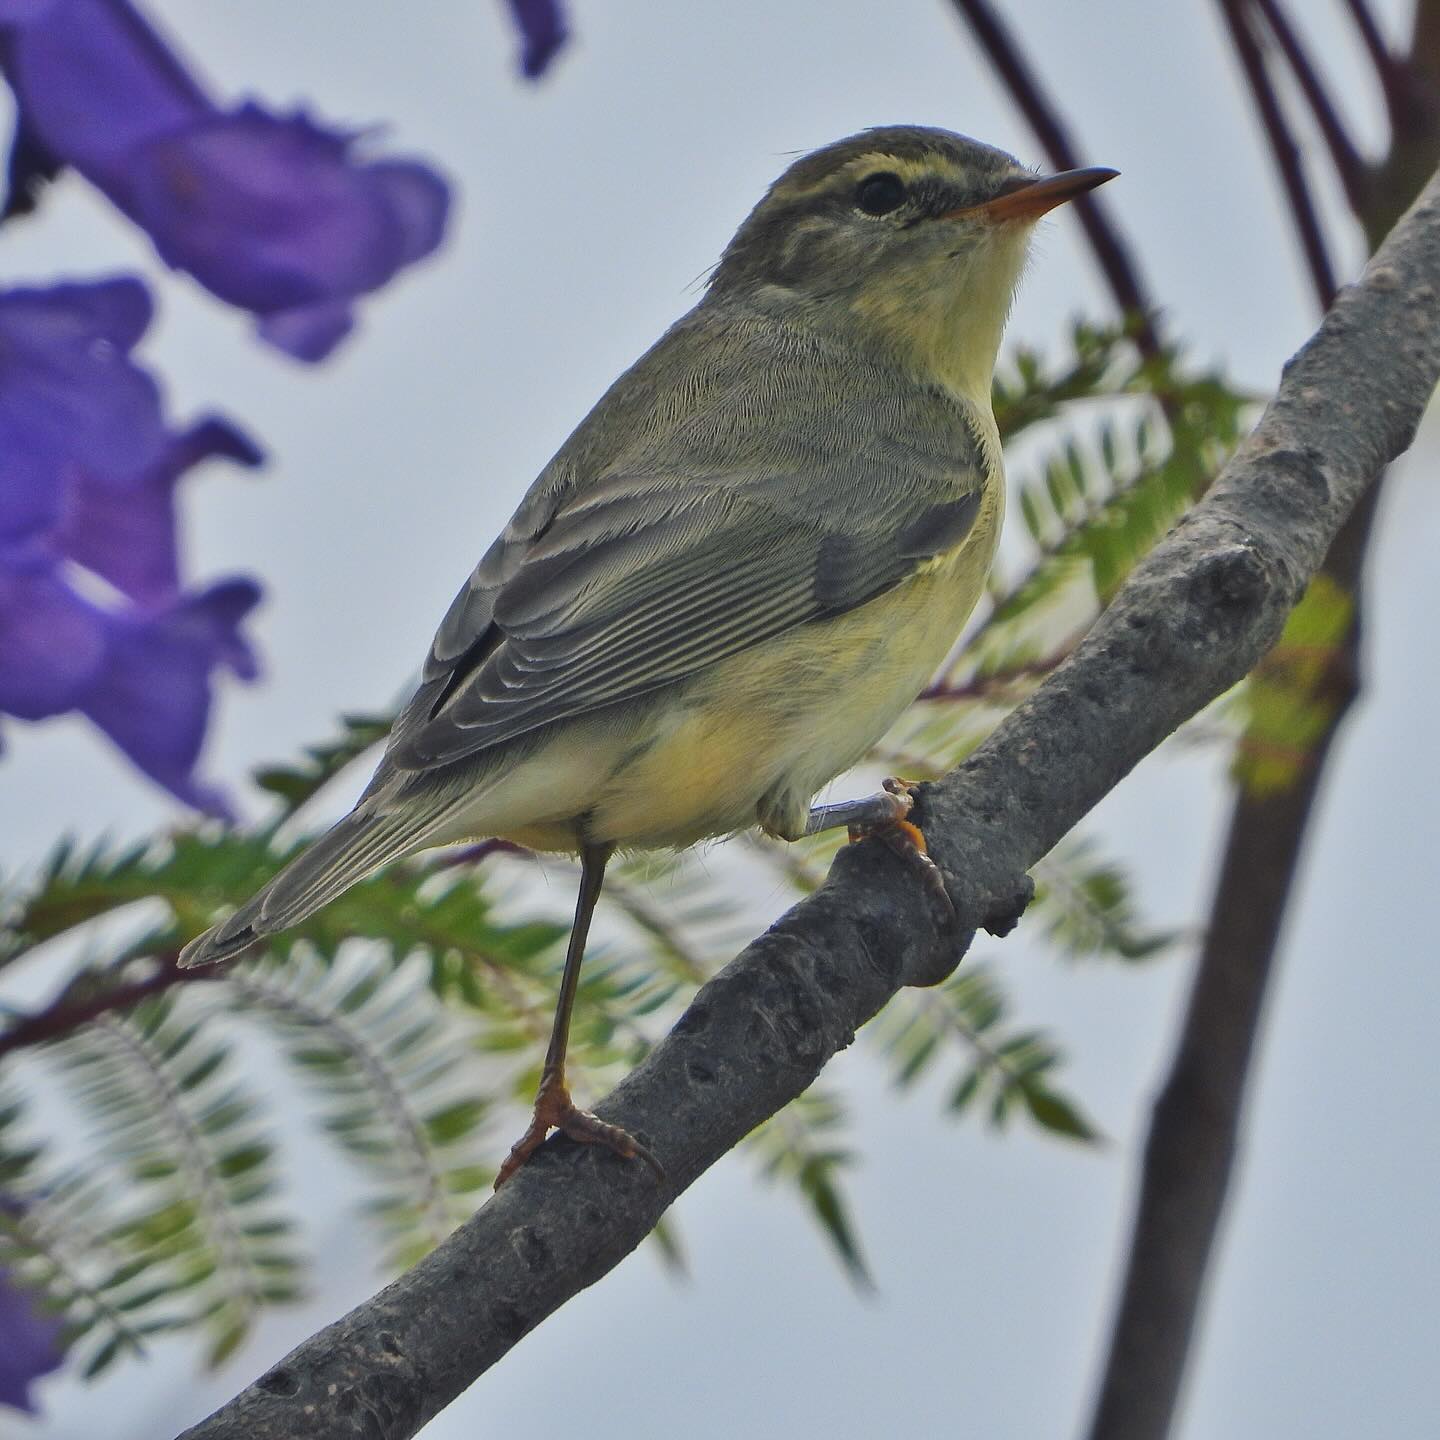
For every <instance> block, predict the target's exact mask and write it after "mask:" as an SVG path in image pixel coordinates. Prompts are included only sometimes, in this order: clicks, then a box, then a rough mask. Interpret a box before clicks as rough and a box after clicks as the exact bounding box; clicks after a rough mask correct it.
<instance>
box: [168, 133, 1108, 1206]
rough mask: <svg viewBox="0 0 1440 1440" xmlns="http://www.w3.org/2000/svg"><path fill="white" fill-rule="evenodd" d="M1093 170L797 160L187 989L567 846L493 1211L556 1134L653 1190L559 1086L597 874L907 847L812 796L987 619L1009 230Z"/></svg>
mask: <svg viewBox="0 0 1440 1440" xmlns="http://www.w3.org/2000/svg"><path fill="white" fill-rule="evenodd" d="M1114 173H1115V172H1114V171H1112V170H1071V171H1067V172H1065V173H1064V174H1060V175H1052V176H1049V177H1047V178H1037V177H1036V176H1035V175H1034V174H1032V173H1031V172H1030V171H1028V170H1026V169H1025V168H1024V167H1022V166H1021V165H1020V163H1019V162H1018V161H1017V160H1015V159H1014V158H1013V157H1012V156H1010V155H1007V154H1005V153H1004V152H1003V151H1000V150H995V149H992V148H991V147H990V146H988V145H981V144H979V143H977V142H976V141H974V140H969V139H966V138H964V137H963V136H960V135H954V134H951V133H949V132H948V131H945V130H934V129H926V128H921V127H918V126H893V127H887V128H883V129H875V130H868V131H866V132H865V133H863V134H860V135H855V136H852V137H850V138H849V139H847V140H841V141H839V142H838V143H836V144H834V145H829V146H827V147H826V148H824V149H823V150H817V151H815V152H814V153H813V154H810V155H807V156H805V157H804V158H803V159H801V160H798V161H796V162H795V164H793V165H791V166H790V168H789V169H788V170H786V172H785V173H784V174H783V175H782V176H781V177H780V178H779V179H778V180H777V181H776V182H775V184H774V185H772V186H771V187H770V189H769V191H768V192H767V193H766V195H765V196H764V198H763V199H762V200H761V201H760V203H759V204H758V205H757V206H756V207H755V208H754V210H752V211H751V213H750V214H749V216H748V217H747V218H746V219H745V221H744V223H743V224H742V225H741V226H740V228H739V230H738V231H736V233H735V237H734V239H732V240H731V241H730V243H729V245H728V246H726V248H725V252H724V254H723V255H722V256H721V259H720V262H719V264H718V265H717V266H716V268H715V270H714V272H713V274H712V276H711V278H710V281H709V284H708V287H707V289H706V291H705V295H704V298H703V299H702V300H701V301H700V303H699V304H698V305H696V306H695V308H694V309H693V310H692V311H690V313H689V314H688V315H686V316H684V317H683V318H682V319H680V320H679V321H677V322H676V323H675V324H674V325H673V326H672V327H671V328H670V329H669V330H668V331H667V332H666V333H665V334H664V335H663V336H662V337H661V338H660V340H659V341H658V342H657V343H656V344H655V345H654V346H653V347H652V348H651V349H650V350H649V351H648V352H647V353H646V354H644V355H643V356H641V358H640V359H639V360H638V361H636V363H635V364H634V365H633V366H632V367H631V368H630V369H629V370H628V371H626V373H625V374H624V375H622V376H621V377H620V378H619V379H618V380H617V381H616V382H615V383H614V384H613V385H612V386H611V387H610V389H609V390H608V391H607V392H606V394H605V395H604V396H603V397H602V398H601V400H600V403H599V404H598V405H596V406H595V408H594V409H593V410H592V411H591V412H590V413H589V415H587V416H586V417H585V419H584V420H583V421H582V422H581V423H580V426H579V428H578V429H577V430H576V431H575V433H574V434H573V435H571V437H570V438H569V439H568V440H567V441H566V442H565V444H564V445H563V446H562V447H561V449H560V451H559V453H558V454H557V455H556V456H555V458H554V459H553V460H552V461H551V462H550V463H549V464H548V465H547V466H546V467H545V469H544V470H543V471H542V472H541V474H540V477H539V479H538V480H536V482H535V483H534V484H533V485H532V486H531V487H530V490H529V491H528V492H527V493H526V495H525V498H524V499H523V500H522V501H521V502H520V506H519V508H518V509H517V510H516V512H515V514H514V516H513V517H512V518H511V520H510V523H509V524H508V525H507V526H506V527H505V531H504V533H503V534H502V535H501V536H500V538H499V539H498V540H496V541H495V543H494V544H493V545H491V547H490V548H489V550H487V551H486V552H485V555H484V558H483V559H482V560H481V561H480V563H479V565H477V566H476V568H475V570H474V572H473V574H471V576H470V578H469V580H468V581H467V582H466V583H465V585H464V587H463V588H462V589H461V591H460V593H459V594H458V595H457V596H456V597H455V601H454V603H453V604H452V605H451V606H450V609H449V611H448V612H447V614H446V615H445V618H444V619H443V620H442V621H441V623H440V629H439V631H438V632H437V633H436V636H435V639H434V643H433V644H432V645H431V647H430V654H429V657H428V659H427V660H426V662H425V668H424V672H423V676H422V679H421V683H420V686H419V688H418V689H417V690H416V692H415V694H414V696H413V697H412V698H411V700H410V702H409V703H408V704H407V705H406V707H405V709H404V710H403V711H402V713H401V714H400V716H399V718H398V719H397V721H396V722H395V727H394V730H393V731H392V733H391V735H390V739H389V743H388V744H387V746H386V749H385V754H384V756H383V758H382V759H381V761H380V765H379V768H378V769H377V770H376V772H375V776H374V778H373V779H372V780H371V782H370V784H369V786H368V788H367V789H366V790H365V793H364V794H363V795H362V796H361V798H360V801H359V803H358V804H357V805H356V806H355V809H354V810H353V811H352V812H351V813H350V814H349V815H347V816H346V817H345V818H344V819H343V820H341V821H340V822H339V823H338V824H337V825H335V826H334V828H333V829H331V830H330V831H329V832H328V833H327V834H325V835H323V836H322V837H321V838H320V839H319V840H317V841H316V842H315V843H314V844H313V845H311V846H310V848H309V849H308V850H306V851H305V852H304V853H303V854H301V855H300V856H299V857H298V858H297V859H296V860H294V861H293V862H292V863H291V864H290V865H289V866H287V867H286V869H284V870H283V871H282V872H281V873H280V874H279V875H277V876H276V877H275V879H274V880H272V881H271V882H270V883H269V884H268V885H267V886H266V887H265V888H264V889H263V890H261V891H260V893H259V894H258V895H256V896H255V897H254V898H253V899H251V900H250V901H248V902H247V903H246V904H244V905H242V906H241V907H240V909H238V910H237V911H236V912H235V913H234V914H233V915H231V916H230V918H229V919H227V920H225V921H224V922H223V923H221V924H219V925H217V926H216V927H215V928H214V929H212V930H210V931H209V932H208V933H207V934H205V935H202V936H200V937H199V938H198V939H197V940H195V941H194V942H193V943H191V944H190V945H189V946H187V947H186V949H185V951H184V953H183V954H182V955H181V957H180V963H181V964H182V965H187V966H189V965H205V964H208V963H210V962H212V961H217V960H224V959H226V958H228V957H230V956H233V955H236V954H238V953H239V952H240V951H242V950H243V949H245V948H246V947H247V946H249V945H251V944H252V943H253V942H255V941H256V940H258V939H260V938H261V937H263V936H266V935H271V934H273V933H275V932H276V931H280V930H284V929H286V928H287V927H288V926H291V925H294V924H296V923H297V922H299V921H301V920H303V919H304V918H305V917H306V916H308V915H310V914H311V913H312V912H314V911H315V910H317V909H318V908H319V907H320V906H322V905H324V904H326V903H327V902H328V901H329V900H332V899H333V898H334V897H335V896H337V895H339V894H340V893H341V891H343V890H345V889H346V888H347V887H348V886H350V885H353V884H355V882H356V881H358V880H360V879H362V878H363V877H364V876H366V875H369V874H370V873H371V872H372V871H374V870H375V869H377V868H378V867H379V866H381V865H384V864H386V863H388V862H389V861H392V860H395V859H396V858H397V857H399V856H402V855H406V854H409V853H410V852H412V851H414V850H418V849H421V848H423V847H425V846H430V845H442V844H447V843H449V842H452V841H457V840H462V839H468V838H475V837H481V836H500V837H504V838H506V839H509V840H513V841H515V842H517V843H519V844H521V845H525V846H530V847H533V848H536V849H541V850H559V851H569V852H572V853H578V854H579V856H580V857H581V862H582V874H581V882H580V896H579V900H578V903H577V905H576V911H575V922H574V927H573V929H572V931H571V936H570V946H569V951H568V953H567V956H566V961H565V970H564V975H563V978H562V981H561V988H560V1001H559V1005H558V1008H557V1012H556V1016H555V1025H554V1031H553V1034H552V1037H551V1042H550V1049H549V1052H548V1054H547V1056H546V1061H545V1069H544V1078H543V1080H542V1082H541V1086H540V1093H539V1096H538V1098H537V1100H536V1105H535V1115H534V1118H533V1120H532V1123H531V1126H530V1129H529V1130H528V1131H527V1133H526V1134H525V1136H524V1137H523V1138H522V1139H521V1140H520V1141H519V1142H518V1143H517V1144H516V1146H515V1147H514V1149H513V1150H512V1151H511V1153H510V1156H509V1158H508V1160H507V1161H506V1163H505V1166H504V1167H503V1168H502V1170H501V1174H500V1181H497V1184H498V1183H500V1182H501V1181H503V1180H504V1179H505V1178H506V1176H508V1175H509V1174H511V1173H513V1171H514V1170H515V1169H516V1168H517V1167H518V1166H519V1165H521V1164H523V1163H524V1162H525V1160H526V1159H527V1158H528V1157H529V1155H530V1154H531V1152H532V1151H533V1150H534V1149H535V1148H536V1147H537V1146H538V1145H539V1144H540V1142H541V1141H542V1140H543V1139H544V1138H545V1135H546V1134H547V1133H548V1131H549V1129H550V1128H552V1127H558V1128H559V1129H561V1130H563V1131H564V1132H565V1133H566V1134H568V1135H571V1136H573V1137H574V1138H575V1139H577V1140H581V1141H585V1142H589V1143H594V1142H599V1143H601V1144H605V1145H608V1146H609V1147H610V1148H611V1149H613V1150H616V1151H617V1152H619V1153H620V1154H622V1155H625V1156H627V1157H631V1156H635V1155H642V1156H644V1157H645V1158H646V1159H651V1160H652V1163H653V1158H652V1157H650V1156H649V1155H648V1153H647V1152H646V1151H644V1149H643V1147H641V1146H640V1145H639V1144H638V1143H637V1142H636V1141H635V1140H634V1139H632V1137H630V1136H629V1135H627V1134H625V1133H624V1132H623V1131H621V1130H619V1129H617V1128H616V1127H614V1126H609V1125H606V1124H604V1123H603V1122H601V1121H600V1120H598V1119H596V1118H595V1117H594V1116H592V1115H589V1114H587V1113H586V1112H585V1111H582V1110H579V1109H577V1108H576V1106H575V1105H574V1104H573V1103H572V1102H571V1099H570V1095H569V1092H568V1090H567V1088H566V1084H565V1045H566V1038H567V1036H568V1033H569V1022H570V1010H571V1006H572V1003H573V1000H574V994H575V985H576V982H577V980H578V978H579V971H580V961H581V957H582V955H583V952H584V946H585V936H586V933H587V931H588V929H589V924H590V917H591V914H592V913H593V910H594V907H595V902H596V899H597V898H598V896H599V893H600V886H601V881H602V879H603V876H604V871H605V864H606V861H607V860H608V858H609V856H610V855H611V854H612V852H613V851H614V850H615V849H616V848H617V847H625V848H630V847H636V848H645V847H655V846H684V845H689V844H692V843H693V842H694V841H697V840H700V839H702V838H704V837H706V836H715V835H725V834H729V833H731V832H734V831H737V830H743V829H745V828H746V827H747V826H751V825H759V826H760V827H761V828H762V829H764V830H765V831H767V832H768V833H770V834H771V835H776V836H781V837H783V838H785V839H787V840H793V839H796V838H797V837H799V836H801V835H804V834H807V833H809V832H811V831H813V830H818V829H823V828H826V827H828V826H830V825H839V824H849V825H852V826H856V825H858V826H865V825H869V826H884V825H889V826H891V827H894V826H895V825H897V824H899V823H903V821H904V816H905V814H906V812H907V811H908V809H909V804H910V802H909V798H908V796H907V795H906V794H905V793H904V791H903V788H902V787H900V786H898V785H897V786H892V787H891V788H890V790H888V791H887V792H886V793H885V794H882V795H877V796H873V797H870V798H869V799H866V800H860V801H856V802H853V803H851V804H841V805H829V806H823V807H818V808H816V809H814V810H812V809H811V804H810V802H811V800H812V799H813V797H814V796H815V794H816V792H817V791H819V790H820V788H821V787H822V786H824V785H825V784H826V783H827V782H828V781H829V780H831V779H832V778H833V777H834V776H836V775H838V774H839V773H840V772H841V771H843V770H845V769H846V768H847V767H849V766H851V765H853V764H854V763H855V762H856V761H857V760H859V759H860V757H861V756H862V755H864V753H865V752H866V750H867V749H868V748H869V747H870V746H871V745H872V744H873V743H874V742H875V741H876V740H877V739H878V738H879V737H880V735H881V734H882V733H883V732H884V731H885V729H886V728H887V727H888V726H889V725H890V723H891V722H892V721H893V720H894V719H895V718H896V716H898V715H899V714H900V712H901V711H902V710H904V709H905V707H906V706H907V705H908V704H909V703H910V702H911V701H912V700H913V699H914V698H915V696H916V694H918V692H919V691H920V689H921V688H922V687H923V686H924V684H925V683H926V681H927V680H928V679H929V678H930V676H931V675H932V673H933V672H934V671H935V669H936V668H937V667H938V666H939V664H940V663H941V661H942V660H943V659H944V657H945V654H946V652H947V651H948V650H949V648H950V646H951V645H952V644H953V643H954V641H955V639H956V636H957V635H958V633H959V631H960V628H961V626H962V624H963V623H964V621H965V619H966V617H967V616H968V615H969V613H970V610H971V608H972V607H973V606H974V604H975V601H976V599H977V598H978V597H979V594H980V591H981V587H982V584H983V582H984V577H985V573H986V570H987V568H988V567H989V564H990V561H991V557H992V555H993V553H994V549H995V543H996V539H997V536H998V533H999V529H1000V520H1001V513H1002V509H1003V499H1004V487H1003V476H1002V472H1001V463H1000V443H999V436H998V434H997V432H996V428H995V420H994V417H993V415H992V414H991V409H990V386H991V376H992V371H993V369H994V365H995V357H996V352H997V350H998V348H999V345H1000V336H1001V331H1002V329H1003V327H1004V324H1005V318H1006V315H1007V313H1008V312H1009V309H1010V304H1011V301H1012V299H1013V298H1014V294H1015V288H1016V284H1017V282H1018V280H1019V277H1020V272H1021V270H1022V268H1023V266H1024V263H1025V254H1026V248H1027V245H1028V242H1029V237H1030V233H1031V230H1032V228H1033V226H1034V224H1035V222H1036V221H1037V220H1038V219H1039V218H1040V217H1041V216H1042V215H1043V214H1045V212H1046V211H1048V210H1050V209H1052V208H1053V207H1054V206H1056V205H1059V204H1061V203H1062V202H1063V201H1065V200H1068V199H1070V198H1071V197H1072V196H1075V195H1079V194H1081V193H1082V192H1084V191H1087V190H1090V189H1092V188H1093V187H1094V186H1096V185H1100V184H1102V183H1103V182H1104V181H1106V180H1108V179H1110V178H1111V177H1112V176H1113V175H1114ZM912 838H914V839H917V840H918V832H915V834H914V836H913V837H912Z"/></svg>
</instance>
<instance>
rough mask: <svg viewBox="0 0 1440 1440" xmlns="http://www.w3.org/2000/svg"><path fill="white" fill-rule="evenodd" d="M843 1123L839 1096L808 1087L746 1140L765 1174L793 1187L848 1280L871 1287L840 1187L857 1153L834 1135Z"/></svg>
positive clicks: (871, 1280) (817, 1087) (848, 1209)
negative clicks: (843, 1176)
mask: <svg viewBox="0 0 1440 1440" xmlns="http://www.w3.org/2000/svg"><path fill="white" fill-rule="evenodd" d="M844 1124H845V1109H844V1106H843V1105H842V1104H841V1102H840V1100H839V1098H838V1097H837V1096H835V1095H833V1094H831V1093H829V1092H828V1091H826V1090H824V1089H822V1088H820V1087H819V1086H812V1087H811V1088H810V1089H809V1090H807V1091H806V1092H805V1093H804V1094H803V1095H801V1096H800V1098H799V1099H798V1100H794V1101H792V1102H791V1103H790V1104H789V1105H787V1106H786V1107H785V1108H784V1109H783V1110H782V1111H780V1113H779V1114H778V1115H774V1116H772V1117H771V1118H770V1119H769V1120H767V1121H766V1122H765V1123H764V1124H763V1125H760V1126H758V1127H757V1128H756V1129H755V1130H754V1131H753V1132H752V1133H751V1135H750V1136H749V1137H748V1138H747V1139H746V1142H745V1143H746V1145H747V1147H749V1149H750V1150H751V1151H752V1152H753V1153H754V1154H755V1155H757V1156H758V1158H759V1160H760V1173H761V1174H762V1175H763V1176H764V1177H765V1178H766V1179H768V1180H772V1181H782V1182H785V1183H788V1184H791V1185H793V1186H794V1187H795V1188H796V1190H797V1191H798V1192H799V1194H800V1198H801V1199H802V1200H803V1201H804V1203H805V1205H806V1207H807V1208H808V1209H809V1211H810V1213H811V1214H812V1215H813V1216H814V1217H815V1220H816V1222H817V1223H818V1224H819V1226H820V1229H821V1231H822V1232H823V1233H824V1235H825V1237H826V1239H827V1240H829V1242H830V1244H831V1247H832V1248H833V1249H834V1251H835V1254H836V1256H837V1257H838V1258H839V1260H840V1261H841V1263H842V1264H843V1265H844V1267H845V1273H846V1274H847V1275H848V1276H849V1277H850V1280H851V1282H852V1283H853V1284H855V1285H856V1286H857V1287H858V1288H860V1289H862V1290H869V1289H873V1288H874V1281H873V1279H872V1278H871V1276H870V1271H869V1267H868V1266H867V1265H866V1263H865V1255H864V1252H863V1251H862V1249H861V1248H860V1238H859V1236H858V1235H857V1233H856V1231H855V1226H854V1223H853V1222H852V1220H851V1219H850V1207H849V1205H848V1204H847V1203H846V1201H845V1196H844V1192H843V1191H842V1190H841V1188H840V1180H841V1174H842V1172H843V1171H844V1169H845V1167H846V1166H847V1165H849V1164H850V1163H851V1162H852V1161H853V1160H854V1158H855V1157H854V1154H853V1153H852V1152H851V1151H850V1150H849V1149H847V1148H846V1147H845V1146H843V1145H841V1144H840V1143H839V1140H838V1132H839V1131H840V1130H841V1129H842V1128H843V1127H844Z"/></svg>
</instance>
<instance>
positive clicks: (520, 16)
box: [510, 0, 569, 80]
mask: <svg viewBox="0 0 1440 1440" xmlns="http://www.w3.org/2000/svg"><path fill="white" fill-rule="evenodd" d="M510 15H511V18H512V19H513V20H514V22H515V28H516V29H517V30H519V32H520V39H521V41H522V47H521V50H520V69H521V71H522V72H523V74H524V75H525V77H526V78H527V79H529V80H538V79H539V78H540V76H542V75H543V74H544V73H545V70H546V68H547V67H548V66H549V64H550V62H551V61H552V60H553V59H554V58H555V56H556V55H557V54H558V53H559V50H560V47H561V46H562V45H564V43H565V41H566V40H567V39H568V38H569V31H568V30H567V29H566V26H565V12H564V10H562V9H561V7H560V0H510Z"/></svg>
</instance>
